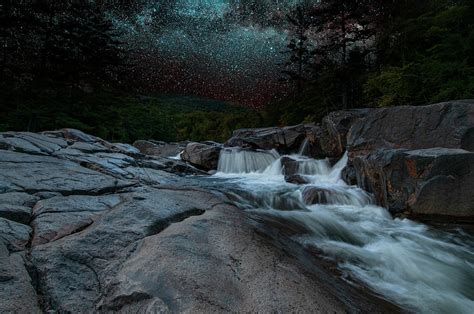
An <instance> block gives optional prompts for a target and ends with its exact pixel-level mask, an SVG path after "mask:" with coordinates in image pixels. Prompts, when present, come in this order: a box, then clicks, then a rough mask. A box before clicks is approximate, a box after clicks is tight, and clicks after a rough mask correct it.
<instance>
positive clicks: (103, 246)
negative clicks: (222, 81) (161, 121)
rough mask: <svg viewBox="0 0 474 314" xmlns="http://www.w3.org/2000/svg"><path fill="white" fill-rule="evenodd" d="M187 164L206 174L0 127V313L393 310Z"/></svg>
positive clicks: (78, 136)
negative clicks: (258, 220)
mask: <svg viewBox="0 0 474 314" xmlns="http://www.w3.org/2000/svg"><path fill="white" fill-rule="evenodd" d="M202 145H208V146H211V147H214V145H213V144H211V143H208V144H202ZM183 172H184V173H191V174H202V173H203V172H202V171H199V170H197V169H195V168H193V167H192V166H189V165H188V164H186V163H184V162H183V161H179V160H174V159H167V158H157V157H153V156H147V155H143V154H141V153H138V152H137V150H136V149H134V148H133V147H130V146H129V145H126V144H113V143H108V142H106V141H104V140H102V139H99V138H96V137H93V136H89V135H87V134H84V133H82V132H80V131H78V130H72V129H65V130H60V131H54V132H45V133H43V134H33V133H11V132H10V133H2V134H0V300H2V301H1V302H0V312H2V313H3V312H16V313H41V312H48V311H55V312H56V311H57V312H97V311H104V312H107V311H122V312H183V311H187V312H221V311H239V312H240V311H242V312H274V311H285V312H313V311H319V312H329V311H331V312H338V313H339V312H341V313H342V312H347V311H348V310H350V311H353V310H354V309H357V308H360V307H362V306H363V307H364V308H366V309H369V310H370V311H371V312H374V311H375V312H381V311H382V310H383V309H391V310H394V309H395V310H396V308H394V307H392V306H391V305H389V304H385V303H383V302H382V303H377V302H375V303H373V302H372V301H369V298H370V296H369V297H368V296H367V295H366V294H364V293H361V292H360V291H358V290H356V289H353V288H351V287H347V285H345V284H344V283H343V281H342V280H341V279H339V278H337V277H334V278H333V277H332V275H330V274H329V273H324V272H323V274H321V273H319V274H318V275H317V276H316V275H315V274H313V273H312V272H309V271H308V269H312V270H314V269H317V268H315V267H317V266H316V265H313V264H311V265H313V266H311V267H310V268H308V267H307V263H308V261H305V263H306V264H305V265H303V264H302V261H301V260H300V259H299V257H298V258H297V257H296V256H299V254H300V253H298V254H294V255H293V254H290V253H289V251H288V250H286V249H282V248H281V247H279V246H278V245H276V243H274V242H273V241H271V240H270V238H269V237H268V236H265V235H263V234H262V231H259V232H260V233H259V232H257V231H258V230H261V228H260V227H257V226H256V225H255V222H253V220H252V219H250V218H249V217H248V216H247V215H246V214H245V213H244V212H242V211H240V210H239V209H237V208H236V207H234V206H231V205H229V204H228V201H229V200H228V199H226V198H224V197H223V196H217V195H220V194H218V193H216V192H210V191H205V190H202V189H198V188H193V187H186V186H185V185H186V182H191V181H186V180H188V179H186V178H183V177H181V176H179V175H181V174H182V173H183ZM279 241H280V240H279ZM333 284H337V285H338V287H339V288H338V289H334V288H333V286H332V285H333Z"/></svg>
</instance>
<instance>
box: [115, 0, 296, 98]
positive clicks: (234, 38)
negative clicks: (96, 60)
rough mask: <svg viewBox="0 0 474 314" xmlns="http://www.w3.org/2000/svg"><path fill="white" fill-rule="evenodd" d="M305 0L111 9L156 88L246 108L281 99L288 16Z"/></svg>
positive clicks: (200, 0)
mask: <svg viewBox="0 0 474 314" xmlns="http://www.w3.org/2000/svg"><path fill="white" fill-rule="evenodd" d="M301 1H304V0H288V1H282V0H251V1H249V0H154V1H153V0H149V1H144V2H143V3H142V4H141V5H140V6H138V7H137V8H136V9H135V10H133V11H131V12H128V13H127V14H117V13H116V12H113V11H112V12H111V17H112V19H113V21H114V22H115V24H116V25H117V27H118V28H119V29H120V30H122V32H123V33H124V34H125V35H124V38H123V41H124V42H126V43H127V45H129V46H130V48H131V49H132V50H133V51H135V52H136V56H137V60H138V61H137V63H139V64H138V66H137V68H136V69H137V70H136V71H140V72H141V73H140V75H141V76H142V77H144V78H145V80H147V81H149V84H150V86H152V87H153V88H155V89H157V90H160V91H163V92H167V93H179V94H195V95H200V96H204V97H209V98H215V99H220V100H226V101H230V102H235V103H238V104H241V105H246V106H261V105H263V104H265V103H267V102H269V101H271V100H272V99H275V98H277V97H279V96H281V93H283V92H284V88H283V86H282V85H281V84H280V83H279V82H278V79H279V77H280V76H281V66H280V65H279V64H281V63H282V62H283V58H284V55H283V54H282V51H283V50H284V49H285V46H286V44H287V42H288V36H289V30H288V28H289V25H288V23H287V21H286V14H287V12H289V10H291V8H293V7H294V6H296V5H297V4H298V3H300V2H301Z"/></svg>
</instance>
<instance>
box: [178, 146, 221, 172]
mask: <svg viewBox="0 0 474 314" xmlns="http://www.w3.org/2000/svg"><path fill="white" fill-rule="evenodd" d="M221 149H222V146H221V145H220V144H218V143H195V142H192V143H189V144H188V145H186V148H185V149H184V151H183V152H182V153H181V158H182V159H183V160H184V161H187V162H189V163H190V164H192V165H194V166H196V167H197V168H199V169H202V170H205V171H209V170H216V169H217V165H218V163H219V154H220V152H221Z"/></svg>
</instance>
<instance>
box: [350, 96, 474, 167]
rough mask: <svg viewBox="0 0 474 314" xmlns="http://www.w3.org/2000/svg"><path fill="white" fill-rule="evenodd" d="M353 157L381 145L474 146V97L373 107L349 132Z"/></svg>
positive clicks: (465, 147) (390, 146)
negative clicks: (399, 105)
mask: <svg viewBox="0 0 474 314" xmlns="http://www.w3.org/2000/svg"><path fill="white" fill-rule="evenodd" d="M347 141H348V150H349V153H350V154H349V157H350V158H352V157H354V156H357V155H364V154H367V153H370V152H373V151H374V150H376V149H379V148H406V149H424V148H431V147H446V148H461V149H465V150H468V151H473V150H474V100H462V101H453V102H445V103H439V104H434V105H429V106H419V107H413V106H401V107H390V108H382V109H377V110H373V111H370V112H369V113H368V114H367V116H366V117H365V118H364V119H361V120H358V121H356V122H355V123H354V124H353V126H352V128H351V129H350V131H349V134H348V139H347Z"/></svg>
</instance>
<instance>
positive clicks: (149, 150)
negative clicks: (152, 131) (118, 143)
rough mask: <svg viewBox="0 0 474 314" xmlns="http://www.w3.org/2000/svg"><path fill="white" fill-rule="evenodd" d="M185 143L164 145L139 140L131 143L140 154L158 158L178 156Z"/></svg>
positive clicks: (164, 143)
mask: <svg viewBox="0 0 474 314" xmlns="http://www.w3.org/2000/svg"><path fill="white" fill-rule="evenodd" d="M186 144H187V143H166V142H159V141H152V140H150V141H144V140H139V141H135V142H134V143H133V146H134V147H136V148H137V149H138V150H139V151H140V153H142V154H145V155H150V156H158V157H173V156H177V155H178V154H180V153H181V152H182V151H183V150H184V148H185V147H186Z"/></svg>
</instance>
